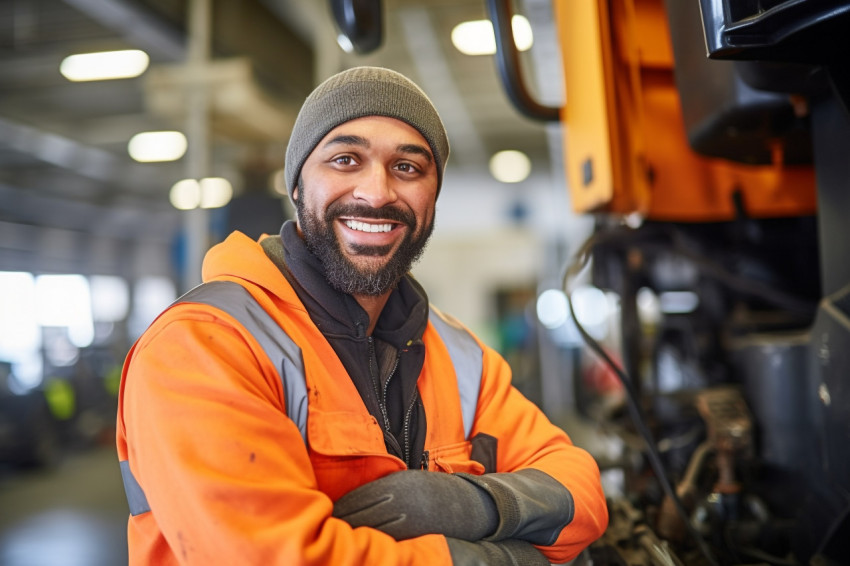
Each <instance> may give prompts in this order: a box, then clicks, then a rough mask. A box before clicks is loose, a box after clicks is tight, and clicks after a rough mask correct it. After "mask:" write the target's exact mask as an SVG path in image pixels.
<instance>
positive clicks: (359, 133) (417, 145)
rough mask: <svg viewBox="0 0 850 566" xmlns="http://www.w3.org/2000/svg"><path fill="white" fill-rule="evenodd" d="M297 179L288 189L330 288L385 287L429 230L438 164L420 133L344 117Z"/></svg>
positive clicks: (363, 290)
mask: <svg viewBox="0 0 850 566" xmlns="http://www.w3.org/2000/svg"><path fill="white" fill-rule="evenodd" d="M301 180H302V182H301V184H300V186H299V187H298V188H297V189H296V190H295V191H294V192H293V197H294V198H295V204H296V209H297V212H298V230H299V233H300V234H301V236H302V238H304V241H305V243H306V245H307V248H308V249H309V250H310V251H311V252H313V253H314V254H315V255H316V256H317V257H318V258H319V259H320V260H321V261H322V263H323V264H324V266H325V270H326V276H327V278H328V281H329V282H330V284H331V286H332V287H334V288H335V289H337V290H339V291H342V292H344V293H349V294H352V295H369V296H378V295H383V294H384V293H386V292H388V291H390V290H391V289H392V288H393V287H394V286H395V284H396V283H397V282H398V280H399V279H400V278H401V277H402V276H403V275H404V274H405V273H407V272H408V271H409V270H410V266H411V265H412V264H413V262H414V261H416V260H417V259H418V258H419V256H420V255H421V253H422V251H423V249H424V247H425V244H426V243H427V241H428V238H429V236H430V235H431V230H432V229H433V224H434V204H435V201H436V198H437V167H436V164H435V162H434V158H433V155H432V153H431V149H430V147H429V145H428V142H427V141H425V138H423V137H422V135H421V134H420V133H419V132H418V131H417V130H416V129H415V128H413V127H411V126H409V125H408V124H406V123H404V122H401V121H400V120H396V119H394V118H386V117H380V116H368V117H365V118H358V119H356V120H352V121H350V122H346V123H344V124H342V125H340V126H338V127H336V128H334V129H333V130H331V131H330V132H329V133H328V135H326V136H325V137H324V138H323V139H322V141H320V142H319V144H318V145H317V146H316V149H314V150H313V152H312V153H311V154H310V156H309V157H308V158H307V161H306V162H305V163H304V167H303V168H302V170H301Z"/></svg>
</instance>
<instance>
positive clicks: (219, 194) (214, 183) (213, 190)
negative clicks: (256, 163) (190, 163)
mask: <svg viewBox="0 0 850 566" xmlns="http://www.w3.org/2000/svg"><path fill="white" fill-rule="evenodd" d="M200 185H201V208H221V207H222V206H224V205H226V204H227V203H229V202H230V199H231V198H233V186H232V185H231V184H230V181H228V180H227V179H225V178H224V177H207V178H205V179H201V183H200Z"/></svg>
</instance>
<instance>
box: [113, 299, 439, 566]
mask: <svg viewBox="0 0 850 566" xmlns="http://www.w3.org/2000/svg"><path fill="white" fill-rule="evenodd" d="M172 311H178V312H179V314H177V315H175V314H170V315H169V314H167V315H166V316H165V317H161V318H160V320H159V321H157V322H156V323H155V324H154V325H153V326H152V328H151V329H150V330H149V331H148V332H147V333H146V334H145V335H144V336H143V337H142V339H141V340H140V341H139V343H138V344H137V345H136V346H135V348H134V350H133V351H132V353H131V357H130V358H129V359H128V363H127V366H126V368H125V375H124V378H123V384H122V392H121V401H120V403H121V404H120V409H119V416H118V428H119V438H126V439H127V442H126V444H127V445H126V455H127V459H128V460H129V465H130V470H131V472H132V473H133V475H134V477H135V479H136V480H137V481H138V483H139V485H140V486H141V488H142V489H143V490H144V494H145V497H146V498H147V502H148V504H149V506H150V509H151V510H152V511H150V512H149V513H144V514H142V515H139V516H137V517H131V519H130V521H131V524H130V539H131V545H132V544H133V542H134V541H139V540H141V539H143V538H144V537H148V540H147V541H146V542H145V543H144V544H145V545H146V546H147V548H149V549H150V548H154V549H156V548H158V549H159V550H158V551H156V552H154V551H150V550H149V551H148V552H147V558H144V557H142V558H139V557H136V558H135V559H134V556H133V554H134V550H133V548H132V547H131V549H130V553H131V564H135V563H147V562H148V561H150V563H158V564H161V563H169V564H170V563H175V562H176V563H179V564H204V565H206V564H268V565H275V564H299V565H304V566H309V565H314V564H316V565H318V564H334V565H338V566H343V565H352V566H353V565H361V564H375V565H381V564H410V565H414V564H420V563H421V564H426V563H427V564H451V558H450V554H449V550H448V545H447V543H446V539H445V537H443V536H440V535H426V536H422V537H417V538H414V539H410V540H407V541H401V542H397V541H395V540H393V538H392V537H390V536H389V535H387V534H384V533H382V532H380V531H378V530H375V529H369V528H358V529H355V528H352V527H351V526H349V525H348V524H347V523H346V522H345V521H343V520H340V519H336V518H334V517H332V515H331V514H332V510H333V503H332V501H331V500H330V498H328V497H327V496H326V495H325V494H324V493H322V492H321V491H319V489H318V488H317V483H316V478H315V476H314V474H313V471H312V466H311V462H310V459H309V456H308V453H307V450H306V447H305V444H304V441H303V439H302V437H301V435H300V433H299V431H298V429H297V427H296V426H295V424H294V423H293V422H292V421H291V420H290V419H289V418H288V417H287V416H286V415H285V410H284V405H283V392H282V386H281V384H280V379H279V377H277V373H276V371H275V368H273V367H271V364H270V362H269V361H268V360H267V359H265V358H263V359H260V357H258V356H256V355H254V353H253V352H252V349H251V348H250V347H249V345H248V344H249V342H248V341H249V340H251V339H252V338H251V337H248V336H245V335H243V334H241V333H240V332H239V331H238V330H237V329H236V328H235V327H234V326H233V325H230V324H228V323H227V320H222V318H221V317H219V316H217V315H216V314H214V312H210V311H209V310H206V311H205V310H204V309H203V308H202V307H197V306H186V305H180V306H178V307H175V308H174V309H172ZM225 319H226V315H225ZM255 351H259V348H257V349H256V350H255ZM120 444H121V441H119V446H120ZM119 451H121V450H119ZM134 521H138V523H136V524H135V526H134V523H133V522H134ZM153 539H155V540H153ZM163 539H164V540H163ZM140 546H141V545H140ZM166 546H167V548H166ZM140 552H142V551H140ZM157 552H158V553H159V554H157ZM157 556H160V557H161V558H163V560H160V559H158V558H157ZM164 557H168V560H165V559H164Z"/></svg>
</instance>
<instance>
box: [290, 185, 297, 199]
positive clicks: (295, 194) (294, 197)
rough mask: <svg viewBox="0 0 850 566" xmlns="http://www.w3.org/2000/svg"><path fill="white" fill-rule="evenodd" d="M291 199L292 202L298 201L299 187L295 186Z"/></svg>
mask: <svg viewBox="0 0 850 566" xmlns="http://www.w3.org/2000/svg"><path fill="white" fill-rule="evenodd" d="M289 198H290V199H292V202H295V201H297V200H298V185H295V187H294V188H293V189H292V192H291V193H290V197H289Z"/></svg>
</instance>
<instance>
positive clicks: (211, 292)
mask: <svg viewBox="0 0 850 566" xmlns="http://www.w3.org/2000/svg"><path fill="white" fill-rule="evenodd" d="M177 303H202V304H205V305H209V306H212V307H215V308H217V309H219V310H221V311H223V312H226V313H227V314H229V315H230V316H232V317H233V318H235V319H236V320H237V321H238V322H239V324H241V325H242V326H243V327H245V330H247V331H248V332H249V333H250V334H251V336H253V337H254V338H255V339H256V340H257V342H259V343H260V346H261V347H262V348H263V351H264V352H265V353H266V356H268V358H269V361H271V363H272V364H273V365H274V367H276V368H278V373H279V374H280V380H281V381H282V382H283V391H284V396H285V399H284V401H285V403H286V414H287V416H289V418H290V419H292V421H293V422H295V424H296V425H297V426H298V430H299V431H300V432H301V438H303V439H304V443H305V444H306V443H307V382H306V380H305V378H304V358H303V356H302V354H301V348H299V347H298V345H297V344H296V343H295V342H294V341H293V340H292V338H290V337H289V335H288V334H287V333H286V332H284V330H283V329H282V328H281V327H280V326H279V325H278V324H277V322H275V320H274V319H273V318H272V317H271V315H269V313H267V312H266V311H265V309H263V307H262V306H260V304H259V303H258V302H257V301H256V300H254V297H252V296H251V293H249V292H248V290H247V289H245V288H244V287H243V286H242V285H240V284H238V283H234V282H232V281H210V282H209V283H204V284H203V285H198V286H197V287H195V288H194V289H192V290H191V291H189V292H188V293H186V294H185V295H183V296H182V297H180V298H179V299H178V300H177Z"/></svg>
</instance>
